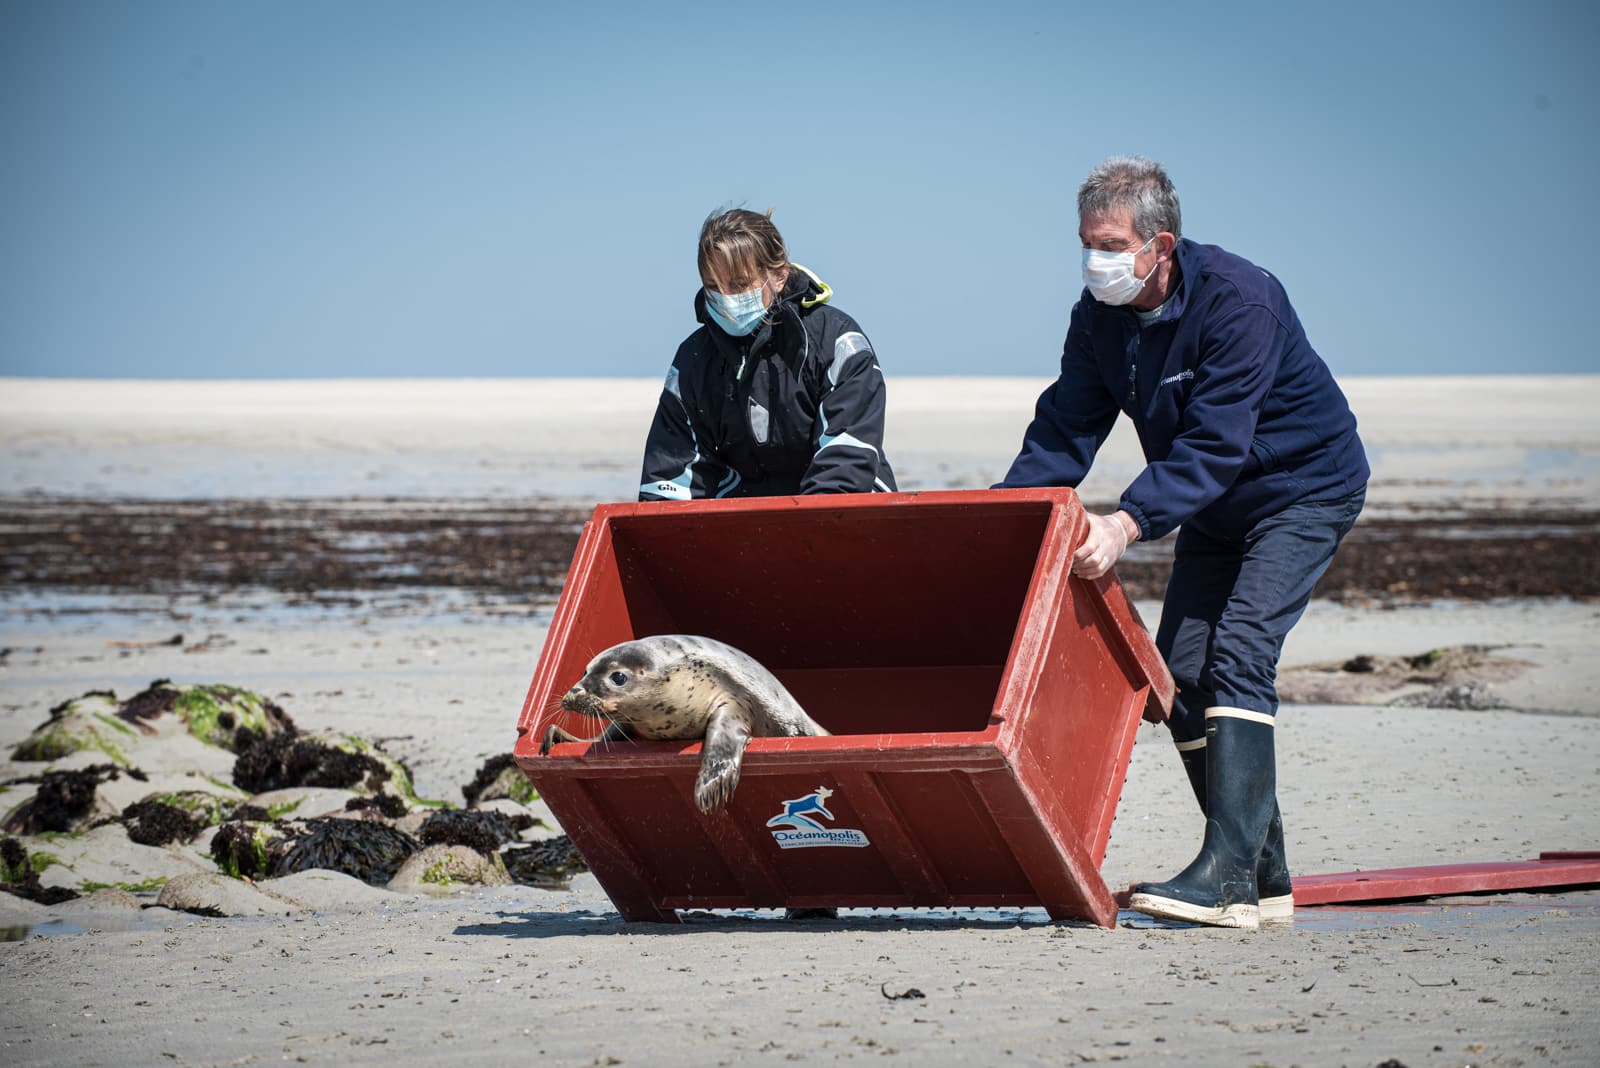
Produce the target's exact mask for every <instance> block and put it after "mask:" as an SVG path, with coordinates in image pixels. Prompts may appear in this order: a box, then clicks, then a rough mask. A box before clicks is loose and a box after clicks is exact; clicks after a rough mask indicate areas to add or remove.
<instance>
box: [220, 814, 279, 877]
mask: <svg viewBox="0 0 1600 1068" xmlns="http://www.w3.org/2000/svg"><path fill="white" fill-rule="evenodd" d="M284 844H285V843H284V839H283V836H282V834H281V833H280V832H279V831H278V830H277V829H276V828H275V827H274V826H273V825H272V824H270V823H266V822H256V821H252V820H242V819H240V820H232V821H230V822H228V823H224V824H223V825H222V826H221V827H218V828H217V833H216V834H214V835H212V836H211V845H210V846H209V847H208V849H209V852H210V853H211V859H213V860H215V861H216V862H217V867H218V868H220V869H221V870H222V871H223V872H225V873H226V874H228V875H231V876H233V877H234V878H235V879H240V878H244V879H252V878H265V877H266V876H268V875H271V874H272V869H273V867H274V866H275V865H276V864H277V862H278V858H279V857H280V856H281V855H282V853H283V846H284Z"/></svg>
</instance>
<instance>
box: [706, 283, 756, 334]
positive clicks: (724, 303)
mask: <svg viewBox="0 0 1600 1068" xmlns="http://www.w3.org/2000/svg"><path fill="white" fill-rule="evenodd" d="M706 311H708V312H710V313H711V319H712V321H713V322H715V323H716V324H717V325H718V326H720V327H721V328H722V332H723V333H725V334H727V335H729V336H730V337H744V336H745V335H746V334H748V333H750V332H751V331H752V330H754V329H755V328H756V324H757V323H759V322H760V321H761V319H762V316H764V315H766V314H767V306H766V305H765V304H763V303H762V302H761V285H760V284H759V283H758V284H757V285H756V287H755V288H754V289H749V290H746V291H745V292H743V293H731V294H729V293H718V292H717V291H716V290H715V289H712V288H711V287H710V286H707V287H706Z"/></svg>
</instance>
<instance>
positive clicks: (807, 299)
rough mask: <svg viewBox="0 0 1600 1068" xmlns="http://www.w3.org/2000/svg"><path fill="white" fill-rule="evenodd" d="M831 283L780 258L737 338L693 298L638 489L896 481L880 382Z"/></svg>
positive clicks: (827, 486) (801, 487) (806, 488)
mask: <svg viewBox="0 0 1600 1068" xmlns="http://www.w3.org/2000/svg"><path fill="white" fill-rule="evenodd" d="M832 292H833V291H832V290H830V289H829V288H828V287H827V286H826V285H823V284H822V282H821V281H820V280H818V279H817V277H816V276H815V275H813V274H811V273H810V272H809V271H807V270H806V269H805V268H803V267H800V266H799V265H798V264H791V265H790V271H789V281H788V283H787V284H786V285H785V286H784V291H783V294H782V295H781V296H780V297H779V298H778V299H777V300H775V301H773V304H772V308H771V309H770V310H769V311H768V314H767V317H766V320H765V321H763V322H762V323H761V324H760V325H759V326H757V327H756V329H755V331H754V332H752V333H751V334H749V335H748V336H746V337H730V336H729V335H728V334H726V333H724V332H723V331H722V329H721V328H720V327H718V326H716V325H715V324H714V323H713V322H712V321H711V317H710V316H709V315H708V314H707V312H706V306H705V292H704V291H703V290H702V291H699V292H697V293H696V294H695V298H694V311H695V318H697V319H698V320H699V321H700V323H701V324H702V325H701V326H700V328H699V329H698V330H696V331H695V332H694V333H692V334H690V335H689V336H688V337H687V338H686V339H685V340H684V342H683V344H681V345H679V346H678V353H677V355H676V356H674V357H673V360H672V368H671V369H670V370H669V371H668V372H667V380H666V384H665V386H664V387H663V388H662V391H661V400H660V402H659V403H658V404H657V405H656V414H655V420H654V421H653V422H652V424H651V426H650V436H649V437H648V438H647V439H646V441H645V449H644V468H643V473H642V476H641V478H640V480H639V481H640V485H639V499H640V500H646V501H649V500H690V499H692V498H697V497H774V496H786V495H792V494H801V493H872V492H892V491H894V490H895V488H896V487H895V481H894V472H893V470H891V468H890V466H889V461H888V459H887V458H886V457H885V456H884V454H883V416H884V397H885V391H884V382H883V372H882V371H881V370H880V369H879V367H878V358H877V355H876V354H875V353H874V352H873V351H872V345H871V343H870V342H869V341H868V340H867V338H866V335H865V334H863V333H862V332H861V327H860V326H858V325H857V324H856V321H855V320H854V319H852V318H850V316H848V315H846V314H845V313H844V312H842V311H840V310H838V309H837V308H834V307H832V306H831V305H830V304H828V299H829V298H830V297H831V296H832Z"/></svg>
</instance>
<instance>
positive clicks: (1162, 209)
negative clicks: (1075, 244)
mask: <svg viewBox="0 0 1600 1068" xmlns="http://www.w3.org/2000/svg"><path fill="white" fill-rule="evenodd" d="M1112 211H1126V212H1128V213H1129V214H1130V215H1132V216H1133V228H1134V230H1136V231H1137V232H1138V234H1139V236H1140V237H1143V238H1151V237H1154V236H1156V235H1157V234H1159V233H1160V232H1161V231H1163V230H1165V231H1166V232H1167V233H1169V234H1171V235H1172V236H1173V237H1182V236H1183V213H1182V212H1181V211H1180V210H1179V208H1178V191H1177V190H1176V189H1174V188H1172V179H1170V178H1168V177H1167V172H1166V169H1165V168H1163V167H1162V166H1161V164H1159V163H1157V162H1155V161H1154V160H1149V159H1146V158H1144V157H1143V156H1112V157H1111V158H1110V159H1108V160H1106V161H1105V162H1104V163H1102V164H1100V166H1098V167H1096V168H1095V169H1094V170H1092V171H1090V172H1089V177H1087V178H1085V179H1084V181H1083V185H1081V186H1079V187H1078V215H1079V216H1080V217H1082V216H1086V215H1105V214H1107V213H1109V212H1112Z"/></svg>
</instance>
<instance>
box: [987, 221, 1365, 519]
mask: <svg viewBox="0 0 1600 1068" xmlns="http://www.w3.org/2000/svg"><path fill="white" fill-rule="evenodd" d="M1177 253H1178V274H1179V278H1178V283H1177V289H1176V292H1175V293H1173V294H1172V295H1171V296H1169V297H1168V299H1167V304H1166V307H1165V308H1164V309H1163V311H1162V314H1161V315H1160V317H1159V318H1158V319H1157V320H1156V321H1155V322H1153V323H1151V324H1150V325H1149V326H1145V327H1141V326H1140V323H1139V319H1138V316H1137V314H1136V313H1135V312H1134V311H1133V310H1132V309H1131V308H1127V307H1114V306H1112V305H1109V304H1102V303H1100V302H1099V301H1098V300H1095V299H1094V297H1092V296H1090V294H1089V292H1088V290H1084V292H1083V295H1082V296H1081V297H1079V299H1078V303H1077V305H1075V306H1074V307H1073V309H1072V323H1071V326H1069V327H1068V329H1067V341H1066V345H1065V348H1064V349H1063V351H1062V354H1061V377H1060V378H1058V379H1057V380H1056V382H1055V384H1053V385H1052V386H1050V388H1049V389H1047V390H1045V391H1044V393H1043V395H1041V396H1040V398H1039V404H1038V407H1037V408H1036V410H1035V414H1034V419H1033V422H1032V423H1031V424H1030V425H1029V426H1028V430H1027V434H1026V435H1025V437H1024V439H1023V444H1022V452H1021V453H1020V454H1019V455H1018V456H1017V458H1016V460H1015V461H1014V462H1013V463H1012V465H1011V470H1010V471H1008V472H1007V473H1006V477H1005V480H1004V481H1003V482H1001V483H999V485H1000V486H1076V485H1077V484H1078V483H1079V482H1081V481H1082V480H1083V477H1084V475H1086V474H1087V473H1088V471H1089V465H1090V463H1091V462H1093V460H1094V455H1095V452H1096V451H1097V450H1098V449H1099V448H1100V446H1101V445H1102V444H1103V443H1104V442H1105V439H1106V436H1107V435H1108V434H1110V433H1111V426H1112V424H1113V423H1114V422H1115V421H1116V418H1117V412H1118V411H1123V412H1126V413H1127V414H1128V417H1129V418H1131V419H1132V420H1133V425H1134V427H1135V428H1136V429H1137V430H1138V432H1139V443H1140V444H1141V445H1142V446H1143V447H1144V456H1145V460H1146V462H1147V464H1148V466H1146V467H1145V469H1144V471H1143V472H1141V473H1140V475H1139V477H1138V478H1136V479H1134V480H1133V484H1132V485H1130V486H1129V487H1128V488H1127V490H1126V491H1124V493H1123V494H1122V500H1121V502H1120V504H1119V507H1120V508H1122V509H1123V510H1125V511H1126V512H1127V513H1128V514H1129V515H1131V516H1133V518H1134V519H1135V520H1136V521H1137V522H1138V524H1139V531H1140V536H1141V537H1143V538H1146V539H1153V538H1160V537H1162V536H1164V535H1166V534H1167V533H1169V532H1171V531H1172V530H1173V529H1174V528H1176V527H1178V526H1179V525H1180V524H1183V523H1191V524H1193V525H1194V526H1195V527H1196V529H1198V530H1200V531H1202V532H1203V533H1206V534H1209V535H1211V536H1212V537H1216V538H1226V539H1229V540H1237V539H1239V538H1241V537H1243V536H1244V534H1245V533H1246V532H1247V531H1248V530H1249V529H1250V528H1251V527H1252V526H1254V525H1255V524H1256V523H1257V522H1259V521H1260V520H1262V519H1264V518H1266V517H1267V516H1270V515H1273V514H1275V513H1277V512H1279V511H1281V510H1282V509H1284V508H1286V507H1288V506H1289V505H1291V504H1294V503H1296V502H1298V501H1316V500H1332V499H1335V498H1338V497H1343V496H1346V495H1347V494H1350V493H1354V492H1355V491H1356V490H1358V489H1360V488H1361V487H1362V486H1364V485H1366V482H1367V476H1368V474H1369V471H1368V468H1367V458H1366V453H1365V451H1364V450H1363V449H1362V447H1361V439H1360V437H1358V436H1357V434H1356V419H1355V416H1354V415H1353V414H1352V413H1351V411H1350V405H1349V402H1347V401H1346V400H1345V397H1344V393H1343V392H1342V391H1340V389H1339V386H1338V384H1337V383H1336V382H1334V380H1333V374H1332V373H1331V372H1330V371H1329V370H1328V365H1327V364H1325V363H1323V362H1322V358H1321V357H1320V356H1318V355H1317V353H1316V350H1314V349H1313V348H1312V347H1311V343H1310V342H1309V341H1307V340H1306V335H1305V331H1304V330H1302V329H1301V327H1300V320H1299V317H1297V316H1296V315H1295V313H1294V308H1293V307H1292V306H1290V304H1289V297H1288V295H1287V294H1286V293H1285V292H1284V290H1283V286H1282V285H1281V284H1280V283H1279V282H1278V280H1277V279H1276V278H1274V277H1273V276H1272V275H1270V274H1268V273H1267V272H1266V271H1264V270H1262V269H1261V268H1260V267H1257V266H1256V265H1255V264H1253V263H1251V262H1249V261H1248V260H1245V259H1243V258H1241V257H1239V256H1235V255H1233V254H1232V253H1230V252H1227V251H1225V250H1223V249H1221V248H1218V247H1217V246H1215V245H1197V244H1195V243H1194V242H1193V241H1190V240H1188V239H1187V238H1185V239H1184V240H1182V241H1180V242H1178V249H1177Z"/></svg>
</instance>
